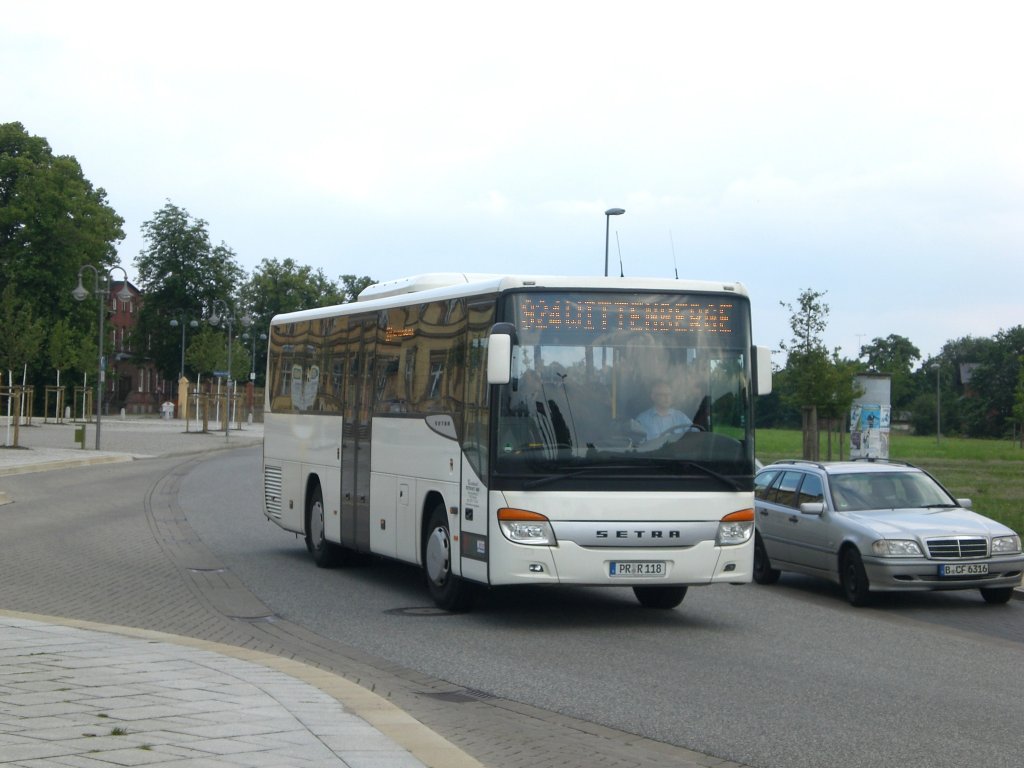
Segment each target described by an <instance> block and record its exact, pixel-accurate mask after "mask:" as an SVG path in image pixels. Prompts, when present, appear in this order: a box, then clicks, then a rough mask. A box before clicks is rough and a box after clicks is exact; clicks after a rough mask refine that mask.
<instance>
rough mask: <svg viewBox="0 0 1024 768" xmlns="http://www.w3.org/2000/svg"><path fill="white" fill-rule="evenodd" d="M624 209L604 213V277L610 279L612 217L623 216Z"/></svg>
mask: <svg viewBox="0 0 1024 768" xmlns="http://www.w3.org/2000/svg"><path fill="white" fill-rule="evenodd" d="M625 212H626V210H625V209H624V208H609V209H608V210H607V211H605V212H604V276H605V277H608V231H609V230H610V229H611V222H612V216H621V215H622V214H624V213H625Z"/></svg>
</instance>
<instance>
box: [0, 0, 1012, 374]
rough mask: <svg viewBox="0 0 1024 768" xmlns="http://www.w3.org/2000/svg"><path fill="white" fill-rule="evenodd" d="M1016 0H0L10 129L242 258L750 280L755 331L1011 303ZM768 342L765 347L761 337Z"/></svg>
mask: <svg viewBox="0 0 1024 768" xmlns="http://www.w3.org/2000/svg"><path fill="white" fill-rule="evenodd" d="M1022 22H1024V4H1021V3H1014V2H978V3H966V2H960V3H948V2H934V1H933V2H899V1H898V0H890V2H860V3H856V4H851V3H842V4H840V3H828V2H790V1H788V0H776V1H775V2H770V3H765V2H757V3H754V2H750V3H739V2H731V3H725V2H721V3H707V2H703V3H690V2H640V1H639V0H633V2H631V3H624V2H604V1H603V0H588V2H576V1H575V0H573V1H566V2H558V0H545V2H533V1H532V0H520V1H519V2H516V3H511V4H510V3H501V4H498V3H488V2H484V1H483V0H476V1H475V2H450V1H448V0H435V1H434V2H430V3H424V2H365V1H363V2H358V3H357V2H349V1H347V0H346V1H343V2H306V1H305V0H293V1H292V2H289V3H275V4H270V3H262V2H244V3H243V2H213V0H204V2H193V1H192V0H178V2H174V3H161V4H155V3H148V2H137V1H135V2H102V1H101V0H97V1H96V2H90V3H83V2H80V0H76V1H75V2H47V0H33V2H31V3H29V2H24V0H0V122H11V121H18V122H21V123H23V124H24V126H25V128H26V129H27V130H28V132H29V133H31V134H33V135H37V136H43V137H45V138H46V139H47V140H48V141H49V142H50V145H51V146H52V148H53V150H54V152H55V153H57V154H68V155H74V156H75V157H76V158H77V159H78V160H79V162H80V163H81V165H82V168H83V171H84V173H85V175H86V177H87V178H88V179H89V180H90V181H91V182H92V183H93V184H94V185H96V186H99V187H103V188H104V189H105V190H106V191H107V193H108V199H109V202H110V204H111V205H112V206H113V207H114V209H115V210H117V212H118V213H119V214H121V215H122V216H123V217H124V218H125V233H126V235H127V237H126V239H125V241H124V242H123V243H122V244H121V246H120V255H121V260H122V263H123V264H124V265H125V266H126V267H127V268H128V270H129V272H130V273H132V272H133V270H132V262H133V260H134V259H135V257H136V255H137V254H138V252H139V250H140V249H141V248H142V246H143V241H142V238H141V234H140V227H141V225H142V223H143V222H144V221H146V220H148V219H151V218H152V216H153V214H154V212H155V211H157V210H159V209H160V208H162V207H163V205H164V204H165V202H166V201H167V200H170V201H171V202H173V203H174V204H175V205H178V206H181V207H184V208H186V209H187V210H188V211H189V212H190V213H191V214H192V215H193V216H195V217H198V218H203V219H205V220H206V221H207V222H208V223H209V231H210V235H211V239H212V240H213V242H214V243H220V242H222V241H223V242H225V243H226V244H227V245H228V246H230V247H231V248H232V249H234V250H235V252H236V253H237V254H238V258H239V261H240V263H241V264H242V266H243V267H244V268H245V269H246V270H251V269H252V268H254V267H255V266H257V265H258V264H259V263H260V261H261V260H262V259H264V258H276V259H279V260H281V259H284V258H287V257H291V258H294V259H295V260H296V261H297V262H298V263H300V264H309V265H311V266H313V267H320V268H322V269H323V270H324V272H325V274H326V275H327V276H328V277H330V278H332V279H333V278H336V277H337V276H338V275H340V274H343V273H355V274H360V275H362V274H368V275H370V276H372V277H373V278H375V279H378V280H383V279H390V278H394V277H399V276H402V275H406V274H415V273H418V272H424V271H470V272H528V273H540V274H544V273H553V272H557V273H564V274H570V275H574V274H580V275H583V274H601V273H603V271H604V244H605V241H604V236H605V216H604V211H605V209H607V208H609V207H622V208H625V209H626V214H625V215H623V216H619V217H615V218H612V219H611V223H612V234H611V267H610V271H612V272H613V273H615V274H617V273H618V266H619V265H618V260H619V259H618V254H619V249H621V255H622V262H623V267H624V270H625V273H626V274H627V275H630V276H662V277H672V276H673V275H674V272H675V269H676V268H678V272H679V275H680V277H693V278H699V279H715V280H717V279H721V280H740V281H742V282H744V283H745V284H746V285H747V286H748V288H749V289H750V292H751V296H752V301H753V304H754V323H755V327H754V336H755V339H756V341H757V343H759V344H762V345H765V346H770V347H772V348H774V349H777V348H778V346H779V341H780V340H783V339H785V340H787V341H788V340H789V339H790V338H791V336H792V334H791V332H790V328H789V313H788V312H787V311H786V310H785V309H784V308H782V307H780V305H779V302H780V301H784V302H787V303H790V304H793V305H796V302H797V298H798V296H799V294H800V292H801V291H802V290H804V289H806V288H813V289H815V290H824V291H827V292H828V293H827V295H826V297H825V301H826V302H827V303H828V304H829V305H830V307H831V314H830V317H829V326H828V330H827V332H826V335H825V342H826V344H827V345H828V346H829V347H835V346H839V347H841V348H842V353H843V354H844V355H846V356H851V357H852V356H855V355H856V351H857V349H858V347H859V345H860V344H861V343H868V342H870V340H871V339H873V338H875V337H884V336H887V335H888V334H890V333H896V334H900V335H902V336H906V337H907V338H909V339H910V340H911V341H912V342H913V343H914V344H916V345H917V346H918V347H919V348H920V350H921V351H922V353H923V354H924V355H925V356H928V355H933V354H936V353H938V351H939V349H940V348H941V346H942V344H943V343H945V342H946V341H948V340H950V339H954V338H959V337H962V336H967V335H973V336H992V335H994V334H995V333H997V332H998V331H999V330H1001V329H1005V328H1010V327H1013V326H1016V325H1020V324H1022V323H1024V301H1022V299H1021V288H1022V285H1024V280H1022V278H1024V266H1022V264H1024V259H1022V253H1021V251H1022V245H1024V215H1022V214H1024V97H1022V90H1021V83H1022V79H1024V43H1022V42H1021V29H1022V28H1024V27H1022ZM780 359H782V358H781V356H780Z"/></svg>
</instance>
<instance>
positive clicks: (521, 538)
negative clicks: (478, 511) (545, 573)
mask: <svg viewBox="0 0 1024 768" xmlns="http://www.w3.org/2000/svg"><path fill="white" fill-rule="evenodd" d="M498 525H500V526H501V532H502V533H503V534H505V538H506V539H508V540H509V541H512V542H515V543H516V544H537V545H546V546H554V545H556V544H557V543H558V542H557V541H556V540H555V532H554V530H553V529H552V528H551V522H550V521H549V520H548V519H547V518H546V517H544V515H542V514H540V513H538V512H530V511H529V510H526V509H513V508H512V507H502V508H501V509H499V510H498Z"/></svg>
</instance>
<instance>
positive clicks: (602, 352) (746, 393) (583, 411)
mask: <svg viewBox="0 0 1024 768" xmlns="http://www.w3.org/2000/svg"><path fill="white" fill-rule="evenodd" d="M602 313H603V314H602ZM612 313H615V316H614V317H611V316H610V315H612ZM679 316H685V317H686V318H687V323H688V324H687V325H686V326H685V327H680V326H672V327H669V324H668V321H667V320H666V321H663V322H661V324H660V325H659V323H658V322H657V321H658V320H659V319H660V318H672V319H673V321H675V318H677V317H679ZM506 317H510V318H512V319H513V321H514V324H515V325H516V329H517V341H518V344H517V345H516V346H515V348H514V350H513V358H512V359H513V363H512V380H511V382H510V383H509V384H508V385H504V386H502V387H501V388H500V390H499V407H498V408H497V409H496V427H497V435H496V442H497V445H496V449H497V450H496V454H495V468H496V470H497V474H498V476H499V477H504V478H509V479H515V480H516V481H518V482H522V483H533V482H537V481H538V480H540V481H542V482H545V483H546V484H550V481H551V479H554V480H556V482H557V479H558V478H559V477H561V478H567V479H568V478H579V477H587V479H588V482H591V483H593V482H594V479H595V478H598V479H600V478H601V477H607V476H610V475H615V476H618V477H623V476H627V477H628V476H632V477H635V478H637V479H640V478H643V477H649V478H655V479H657V478H666V477H670V476H672V475H677V476H679V475H687V476H689V477H693V478H700V481H701V482H704V483H709V482H719V483H721V482H722V478H721V477H720V476H727V475H747V476H748V477H749V475H750V474H752V472H753V449H752V445H753V441H752V439H751V415H750V408H751V403H750V387H749V372H750V359H749V351H750V336H749V330H748V329H749V319H748V313H747V305H746V303H745V302H739V301H735V300H733V301H732V302H731V303H730V304H729V305H726V304H725V303H723V302H722V301H721V298H720V297H719V298H716V299H715V300H714V301H711V300H708V299H707V298H706V297H700V296H694V295H666V294H642V293H641V294H614V295H611V294H598V293H587V294H579V293H572V294H568V293H551V292H548V293H543V294H519V295H516V296H515V297H514V301H512V302H510V306H508V307H507V308H506ZM649 318H654V319H653V320H652V319H649ZM591 470H596V472H594V471H591ZM584 473H585V474H584ZM715 478H719V479H717V480H716V479H715ZM726 482H727V483H728V482H730V481H726Z"/></svg>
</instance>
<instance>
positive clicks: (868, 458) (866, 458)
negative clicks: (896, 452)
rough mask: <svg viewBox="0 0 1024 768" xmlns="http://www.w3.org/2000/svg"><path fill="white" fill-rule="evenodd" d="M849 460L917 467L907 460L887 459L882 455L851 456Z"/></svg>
mask: <svg viewBox="0 0 1024 768" xmlns="http://www.w3.org/2000/svg"><path fill="white" fill-rule="evenodd" d="M850 461H866V462H868V463H869V464H898V465H899V466H901V467H910V468H911V469H918V467H916V466H914V465H913V464H911V463H910V462H909V461H897V460H895V459H888V458H885V457H882V456H853V457H851V458H850Z"/></svg>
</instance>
